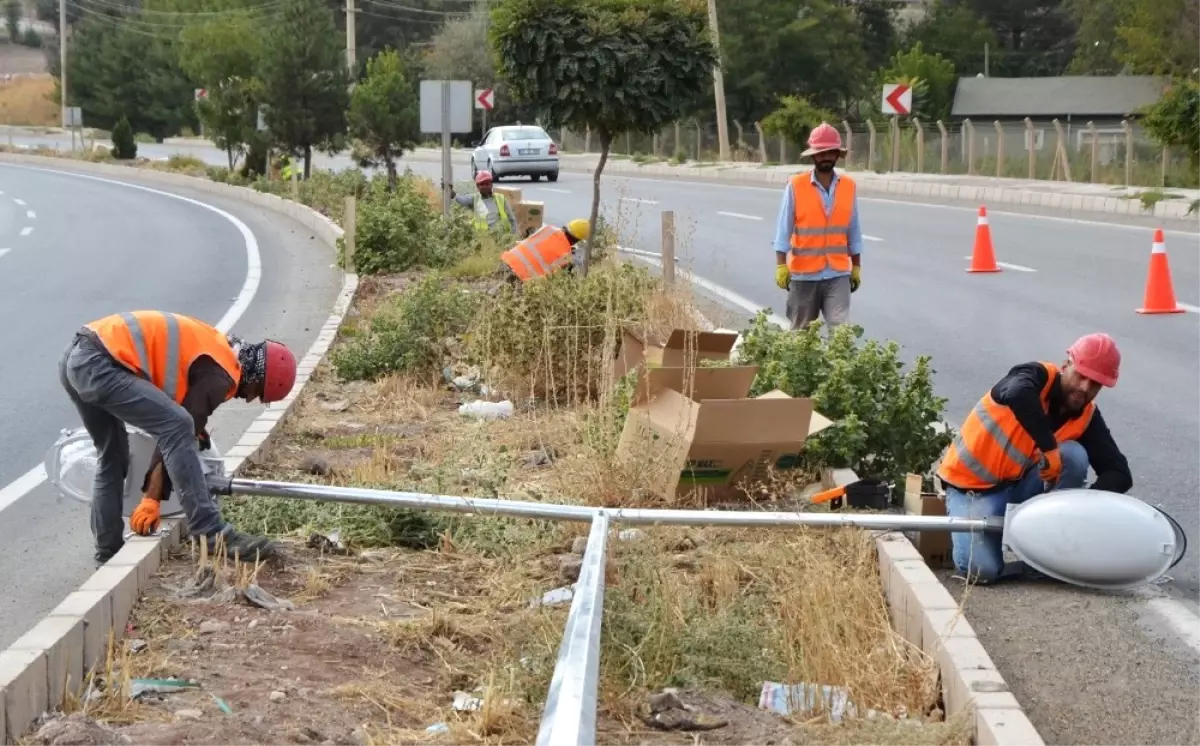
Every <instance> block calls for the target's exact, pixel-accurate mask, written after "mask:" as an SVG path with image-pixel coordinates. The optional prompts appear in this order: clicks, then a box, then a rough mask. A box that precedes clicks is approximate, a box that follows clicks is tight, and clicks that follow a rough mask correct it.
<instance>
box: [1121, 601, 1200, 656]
mask: <svg viewBox="0 0 1200 746" xmlns="http://www.w3.org/2000/svg"><path fill="white" fill-rule="evenodd" d="M1133 594H1134V595H1135V596H1139V597H1141V598H1143V599H1145V600H1146V607H1147V608H1149V609H1150V610H1151V611H1152V612H1154V613H1155V614H1157V615H1158V617H1159V618H1160V619H1162V621H1163V622H1164V623H1165V624H1166V625H1167V626H1168V627H1170V628H1171V631H1172V632H1174V633H1175V634H1176V635H1178V636H1179V638H1180V640H1182V641H1183V644H1185V645H1187V646H1188V647H1189V648H1191V649H1192V650H1194V651H1196V652H1197V653H1200V616H1196V614H1195V612H1193V611H1192V610H1191V609H1189V608H1188V607H1187V606H1185V605H1184V604H1182V603H1180V602H1179V601H1176V600H1175V599H1173V598H1171V597H1170V596H1168V595H1167V594H1165V593H1163V592H1162V591H1161V590H1159V589H1157V588H1154V587H1150V586H1147V587H1142V588H1136V589H1134V591H1133Z"/></svg>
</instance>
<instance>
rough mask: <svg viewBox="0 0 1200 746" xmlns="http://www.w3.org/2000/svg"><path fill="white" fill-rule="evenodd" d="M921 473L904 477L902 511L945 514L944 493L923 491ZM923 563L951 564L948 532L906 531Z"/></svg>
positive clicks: (938, 565) (931, 565)
mask: <svg viewBox="0 0 1200 746" xmlns="http://www.w3.org/2000/svg"><path fill="white" fill-rule="evenodd" d="M921 482H922V480H921V475H920V474H909V475H907V476H906V477H905V478H904V512H905V513H906V514H908V515H933V516H943V515H946V501H945V494H944V493H938V492H925V491H923V490H922V489H921ZM905 533H906V535H907V536H908V540H909V541H911V542H912V543H913V546H915V547H916V548H917V551H918V552H920V553H921V556H922V557H924V558H925V563H926V564H928V565H929V566H930V567H933V568H939V567H948V566H949V565H950V564H951V557H950V534H949V533H946V532H945V531H907V532H905Z"/></svg>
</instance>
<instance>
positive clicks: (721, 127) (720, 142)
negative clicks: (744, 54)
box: [708, 0, 729, 161]
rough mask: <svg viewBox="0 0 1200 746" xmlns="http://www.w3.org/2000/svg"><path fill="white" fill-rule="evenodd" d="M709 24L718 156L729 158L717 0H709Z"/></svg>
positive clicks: (724, 159)
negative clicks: (713, 52) (713, 56)
mask: <svg viewBox="0 0 1200 746" xmlns="http://www.w3.org/2000/svg"><path fill="white" fill-rule="evenodd" d="M708 26H709V28H710V29H712V38H713V45H714V46H716V48H717V64H716V66H715V67H714V68H713V94H714V96H715V98H716V100H717V149H718V152H719V155H718V158H719V159H720V160H722V161H728V160H729V122H727V121H726V119H725V74H724V73H723V72H721V35H720V32H719V31H718V30H717V0H708Z"/></svg>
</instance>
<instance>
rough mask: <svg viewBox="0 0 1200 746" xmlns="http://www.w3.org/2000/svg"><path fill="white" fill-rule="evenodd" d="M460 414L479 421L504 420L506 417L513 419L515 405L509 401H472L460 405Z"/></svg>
mask: <svg viewBox="0 0 1200 746" xmlns="http://www.w3.org/2000/svg"><path fill="white" fill-rule="evenodd" d="M458 413H459V414H461V415H466V416H468V417H476V418H479V419H488V420H491V419H504V418H506V417H512V415H513V403H512V402H511V401H509V400H508V399H505V400H504V401H499V402H495V401H482V400H479V401H472V402H467V403H466V404H462V405H459V407H458Z"/></svg>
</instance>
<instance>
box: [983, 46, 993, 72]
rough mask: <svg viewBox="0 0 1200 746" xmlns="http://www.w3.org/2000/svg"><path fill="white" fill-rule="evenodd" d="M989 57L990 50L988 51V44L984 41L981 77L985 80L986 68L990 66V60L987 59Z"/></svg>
mask: <svg viewBox="0 0 1200 746" xmlns="http://www.w3.org/2000/svg"><path fill="white" fill-rule="evenodd" d="M990 56H991V55H990V50H989V49H988V43H987V42H986V41H985V42H984V43H983V77H985V78H986V77H987V76H988V67H989V66H990V65H989V64H988V63H989V62H991V60H990V59H989V57H990Z"/></svg>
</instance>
